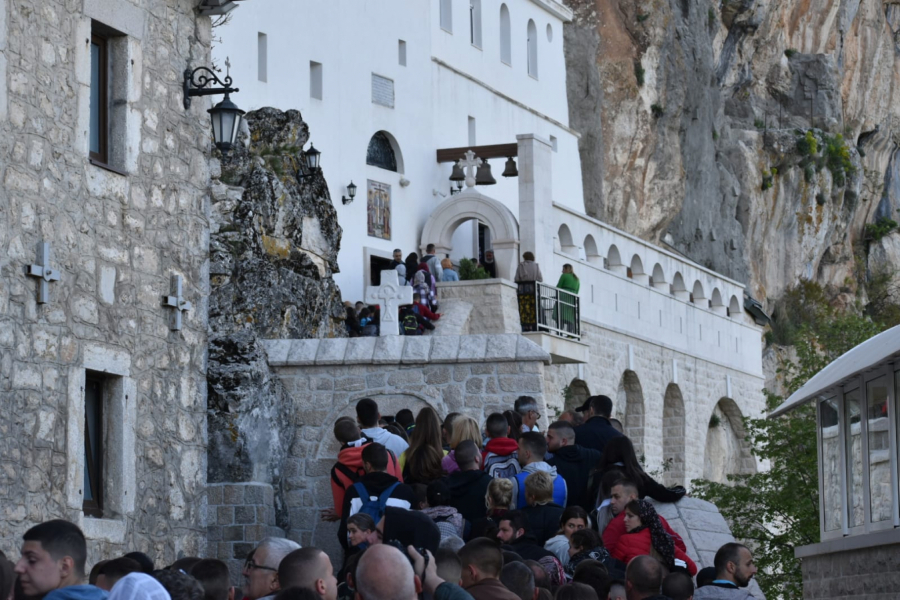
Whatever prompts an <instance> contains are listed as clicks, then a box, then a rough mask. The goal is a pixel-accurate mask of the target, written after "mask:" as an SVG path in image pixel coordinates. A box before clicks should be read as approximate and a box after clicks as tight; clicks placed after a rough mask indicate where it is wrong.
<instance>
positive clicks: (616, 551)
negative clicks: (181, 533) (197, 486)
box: [0, 396, 756, 600]
mask: <svg viewBox="0 0 900 600" xmlns="http://www.w3.org/2000/svg"><path fill="white" fill-rule="evenodd" d="M611 411H612V401H611V400H610V399H609V398H608V397H606V396H592V397H590V398H588V400H587V401H585V403H584V404H583V406H581V407H579V408H578V409H576V410H574V411H567V412H565V413H563V414H562V415H560V418H559V420H557V421H555V422H553V423H551V424H550V426H549V427H548V428H547V430H546V432H545V433H542V432H540V431H538V426H537V422H538V420H539V419H540V416H541V414H540V408H539V405H538V403H537V401H536V400H535V399H534V398H531V397H529V396H521V397H519V398H518V399H517V400H516V402H515V404H514V406H513V407H512V408H511V409H510V410H507V411H505V412H503V413H499V412H498V413H493V414H490V415H489V416H488V417H487V419H485V421H484V423H483V424H480V423H479V422H478V421H476V420H475V419H474V418H472V417H471V416H467V415H463V414H458V413H451V414H449V415H447V416H446V417H445V418H444V419H443V420H441V419H440V417H439V415H438V414H437V412H436V411H435V410H434V409H432V408H430V407H425V408H422V409H421V410H420V411H419V413H418V414H417V415H413V413H412V411H410V410H408V409H404V410H401V411H400V412H398V413H397V414H396V415H394V416H393V417H383V416H382V415H381V414H380V412H379V408H378V405H377V403H376V402H375V401H373V400H372V399H369V398H365V399H362V400H360V401H359V402H358V403H357V405H356V418H355V419H354V418H351V417H342V418H340V419H338V420H337V422H336V423H335V424H334V435H335V438H336V439H337V441H338V442H339V443H340V444H341V449H340V452H339V454H338V458H337V461H336V463H335V465H334V468H333V469H332V472H331V487H332V494H333V500H334V505H333V506H332V507H330V508H328V509H325V510H323V511H322V515H321V518H322V519H323V520H326V521H336V522H339V526H338V541H339V542H340V543H341V546H342V548H343V556H342V557H341V558H342V563H341V564H339V565H338V564H333V563H332V560H331V557H329V556H328V555H327V554H326V553H325V552H324V551H323V550H321V549H318V548H312V547H307V548H301V547H300V545H299V544H297V543H296V542H293V541H291V540H288V539H283V538H266V539H264V540H263V541H261V542H260V543H259V545H258V546H257V547H256V548H255V549H254V550H253V551H252V552H251V553H250V554H249V555H248V556H247V557H246V561H245V564H244V568H243V586H242V587H241V588H234V587H232V585H231V581H230V576H229V572H228V567H227V566H226V564H225V563H224V562H222V561H220V560H216V559H201V558H199V557H196V558H195V557H189V558H181V559H179V560H177V561H176V562H175V563H173V564H172V565H169V566H167V567H165V568H161V569H159V570H157V569H156V567H155V565H154V564H153V561H152V560H151V559H150V557H148V556H147V555H145V554H142V553H140V552H131V553H128V554H125V555H124V556H121V557H111V558H110V559H109V560H102V561H100V562H98V563H97V564H95V565H93V568H92V569H91V571H90V573H89V575H88V576H87V577H86V572H85V567H86V557H87V549H86V543H85V538H84V535H83V534H82V532H81V531H80V530H79V528H78V527H77V526H76V525H74V524H72V523H69V522H67V521H63V520H54V521H48V522H45V523H42V524H40V525H37V526H35V527H33V528H31V529H30V530H28V531H27V532H26V533H25V535H24V536H23V544H22V549H21V556H20V558H19V559H18V562H16V563H15V565H13V563H12V562H10V561H8V560H7V559H6V557H2V556H0V600H14V599H15V600H20V599H21V600H25V599H34V600H38V599H43V598H46V600H67V599H68V600H104V599H105V598H107V597H108V598H110V599H112V600H126V599H127V600H131V599H133V600H169V599H171V600H307V599H326V600H335V599H337V598H356V599H360V600H382V599H383V600H413V599H414V598H418V597H426V598H427V597H429V596H430V597H432V598H436V599H438V600H467V599H470V598H473V599H474V600H489V599H496V600H538V599H542V600H548V599H554V598H555V599H557V600H607V599H609V600H626V599H627V600H644V599H653V600H688V599H689V598H695V599H697V600H707V599H711V600H730V599H738V600H748V599H749V598H751V597H752V596H751V595H750V594H749V592H748V591H747V589H746V588H747V586H748V584H749V582H750V580H751V579H752V577H753V576H754V574H755V572H756V567H755V566H754V564H753V557H752V555H751V552H750V551H749V550H748V549H747V548H746V547H745V546H742V545H740V544H737V543H729V544H725V545H724V546H722V547H721V548H720V549H719V551H718V552H717V553H716V557H715V565H714V566H713V567H709V568H707V569H703V570H701V571H700V572H699V573H698V571H697V568H696V566H695V564H694V561H693V560H692V559H691V557H690V556H688V554H687V553H686V548H685V544H684V541H683V540H682V538H681V537H680V536H679V535H678V534H677V533H676V532H675V531H673V530H672V528H671V527H670V526H669V524H668V523H667V522H666V520H665V519H664V518H663V517H661V516H660V515H659V514H658V513H657V512H656V510H655V505H654V503H652V502H650V501H649V500H647V498H652V499H653V500H655V501H656V502H662V503H665V502H675V501H677V500H679V499H680V498H681V497H683V496H684V494H685V490H684V489H683V488H681V487H674V488H666V487H665V486H663V485H662V484H660V483H658V482H656V481H655V480H654V479H653V478H652V477H651V476H650V475H648V474H647V473H646V472H645V471H644V470H643V469H642V468H641V466H640V463H639V462H638V460H637V457H636V456H635V452H634V447H633V446H632V443H631V441H630V440H629V438H628V437H627V436H625V435H623V434H622V432H621V425H620V424H618V422H617V421H615V420H614V419H612V418H611ZM85 579H87V583H85ZM695 581H696V583H695ZM423 594H424V596H422V595H423Z"/></svg>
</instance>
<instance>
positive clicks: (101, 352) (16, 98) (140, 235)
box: [0, 0, 240, 566]
mask: <svg viewBox="0 0 900 600" xmlns="http://www.w3.org/2000/svg"><path fill="white" fill-rule="evenodd" d="M196 5H197V2H188V1H178V2H172V1H171V0H102V1H100V0H85V1H83V2H82V1H77V2H73V1H70V0H3V1H0V51H2V55H0V77H2V78H3V82H2V84H0V96H2V97H0V256H2V257H3V258H2V260H0V404H2V406H3V410H2V411H0V506H2V509H0V549H2V550H4V551H7V552H9V554H10V555H11V556H17V555H18V550H17V549H18V548H19V547H20V545H21V535H22V533H23V532H24V531H25V530H26V529H28V528H29V527H31V526H32V525H34V524H36V523H38V522H41V521H44V520H47V519H51V518H57V517H62V518H67V519H70V520H72V521H75V522H77V523H79V524H81V525H82V527H83V528H84V529H85V532H86V534H87V536H88V538H89V557H88V562H89V566H90V564H91V563H93V562H94V561H95V560H96V559H97V558H99V557H100V556H114V555H116V554H117V553H121V552H122V551H127V550H141V551H144V552H147V553H148V554H150V555H151V556H152V557H153V558H154V559H156V560H157V561H158V562H159V563H160V564H167V563H170V562H172V561H173V560H175V559H176V558H177V557H179V556H183V555H190V554H200V553H202V552H203V551H204V547H205V544H206V533H205V531H204V526H205V481H206V366H205V361H206V338H207V326H206V309H205V305H206V302H205V297H206V295H207V286H208V273H207V271H208V248H207V240H208V235H209V232H208V229H209V228H208V222H207V216H206V213H207V211H208V199H207V194H208V186H209V179H210V171H211V168H212V167H211V164H210V160H209V152H210V138H211V135H210V123H209V117H208V115H207V114H206V109H207V108H208V107H209V106H210V104H209V99H195V100H194V103H193V107H192V108H191V109H190V110H185V109H184V107H183V106H182V104H181V99H182V86H181V80H182V73H183V71H184V69H185V68H186V67H187V66H191V67H196V66H200V65H208V64H209V62H210V35H211V30H210V21H209V18H208V17H198V16H197V13H196V10H195V8H196ZM92 20H96V21H97V22H100V23H102V24H104V25H105V26H107V27H109V28H112V29H113V30H116V31H118V32H119V33H121V34H124V35H121V36H118V35H117V36H115V39H114V40H113V41H112V42H111V46H114V48H115V56H113V57H112V59H111V64H110V70H111V82H110V88H111V90H112V91H111V95H110V101H111V103H112V105H111V107H110V118H111V119H113V118H115V119H118V120H117V121H116V122H115V125H116V126H115V127H111V130H110V131H111V142H110V143H111V147H110V156H111V158H112V160H113V161H116V162H117V165H116V166H117V167H118V171H113V170H108V169H104V168H102V167H100V166H96V165H94V164H92V163H91V162H90V161H89V156H88V155H89V144H88V131H89V129H90V127H89V123H90V92H91V90H90V85H91V80H90V73H91V68H90V67H91V52H90V44H89V43H87V42H86V40H90V39H91V22H92ZM7 84H8V85H7ZM237 102H240V100H237ZM119 126H121V128H119ZM213 162H215V161H213ZM119 171H121V172H119ZM39 242H47V243H49V244H50V246H51V251H52V266H53V267H55V268H56V269H57V271H58V273H59V275H60V280H59V281H56V282H53V283H51V284H50V286H49V287H50V301H49V302H48V303H46V304H38V303H37V301H36V300H37V299H36V295H37V294H36V291H37V283H36V281H35V279H33V278H30V277H26V276H25V267H26V265H31V264H33V263H35V262H36V250H35V247H36V245H37V244H38V243H39ZM172 275H180V276H181V277H182V279H183V290H184V296H185V299H186V300H188V301H190V302H191V303H192V304H193V309H192V310H190V311H188V312H187V313H185V318H184V328H183V329H182V330H181V331H178V332H175V331H170V329H169V327H168V322H169V316H170V310H171V309H166V308H163V307H162V306H161V300H160V299H161V296H163V295H167V294H169V293H170V291H171V283H170V281H171V277H172ZM107 359H109V360H107ZM106 366H110V367H111V368H114V369H116V370H115V371H107V373H108V374H112V375H115V382H114V383H113V384H112V390H113V392H114V394H113V395H116V396H117V398H116V400H115V401H116V403H117V404H116V406H107V407H106V408H107V409H110V410H109V411H108V412H109V414H110V415H113V414H116V411H117V410H120V409H121V411H122V412H123V414H125V415H127V418H128V419H129V420H128V421H127V423H128V425H131V426H124V425H123V423H125V422H124V421H119V422H115V421H114V420H112V419H107V422H106V426H108V428H109V431H110V433H111V434H113V437H114V438H116V439H117V443H119V442H120V443H119V447H120V448H122V449H124V450H125V451H126V453H127V455H129V456H130V457H132V458H131V459H130V461H129V462H128V463H127V464H121V462H122V461H121V460H120V459H121V457H122V456H125V455H126V454H118V453H115V454H113V455H111V456H109V457H108V458H109V461H108V466H109V468H108V469H107V472H106V473H104V479H105V480H106V483H108V484H109V486H110V487H109V488H108V489H107V492H109V495H115V496H117V497H116V498H107V500H109V502H107V504H106V507H105V510H104V518H103V519H93V518H86V517H85V516H84V514H83V512H82V492H83V489H82V488H83V487H84V486H83V483H84V475H83V469H81V470H79V469H78V468H77V467H78V465H79V464H82V461H83V452H84V444H83V441H82V439H83V438H82V436H83V425H84V414H83V402H84V389H83V387H84V384H83V381H84V377H85V371H86V369H88V368H91V369H93V370H100V371H103V370H104V369H105V367H106ZM105 401H106V400H104V402H105ZM79 403H81V406H82V408H81V412H79V411H78V406H79ZM129 490H130V492H129ZM126 492H128V493H126Z"/></svg>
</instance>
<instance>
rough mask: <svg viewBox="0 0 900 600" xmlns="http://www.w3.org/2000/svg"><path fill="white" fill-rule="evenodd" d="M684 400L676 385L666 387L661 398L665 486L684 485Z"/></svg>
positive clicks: (671, 384)
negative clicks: (664, 393)
mask: <svg viewBox="0 0 900 600" xmlns="http://www.w3.org/2000/svg"><path fill="white" fill-rule="evenodd" d="M685 425H686V423H685V416H684V398H683V397H682V395H681V389H680V388H679V387H678V385H677V384H674V383H670V384H669V385H668V387H666V395H665V397H664V398H663V465H665V469H664V474H663V480H664V481H665V485H667V486H673V485H684V454H685V442H684V431H685Z"/></svg>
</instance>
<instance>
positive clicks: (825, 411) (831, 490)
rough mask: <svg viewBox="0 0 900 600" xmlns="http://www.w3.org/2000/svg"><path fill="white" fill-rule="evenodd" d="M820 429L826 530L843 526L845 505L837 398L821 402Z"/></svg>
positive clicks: (833, 529)
mask: <svg viewBox="0 0 900 600" xmlns="http://www.w3.org/2000/svg"><path fill="white" fill-rule="evenodd" d="M819 423H820V424H821V430H820V431H819V433H820V437H821V440H822V492H823V496H824V497H823V498H822V510H823V511H824V515H825V519H824V521H825V531H835V530H837V529H840V528H841V513H842V510H843V507H844V503H843V494H842V493H841V436H840V429H839V427H840V412H839V411H838V402H837V399H836V398H829V399H827V400H823V401H822V402H821V403H819Z"/></svg>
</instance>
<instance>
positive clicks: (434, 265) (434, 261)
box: [420, 244, 444, 281]
mask: <svg viewBox="0 0 900 600" xmlns="http://www.w3.org/2000/svg"><path fill="white" fill-rule="evenodd" d="M434 251H435V247H434V244H428V246H426V247H425V252H426V254H425V256H423V257H422V260H421V261H420V262H423V263H425V264H426V265H428V272H429V273H430V274H431V275H432V276H433V277H434V279H435V281H443V279H444V277H443V275H444V269H443V267H441V259H439V258H438V257H437V256H435V254H434Z"/></svg>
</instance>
